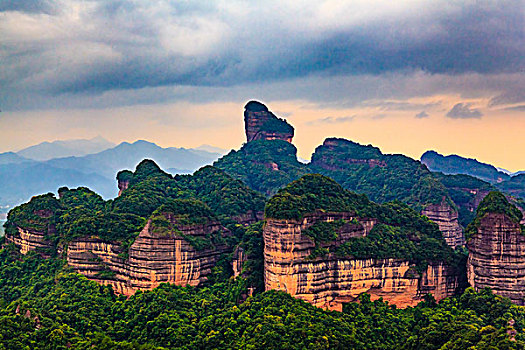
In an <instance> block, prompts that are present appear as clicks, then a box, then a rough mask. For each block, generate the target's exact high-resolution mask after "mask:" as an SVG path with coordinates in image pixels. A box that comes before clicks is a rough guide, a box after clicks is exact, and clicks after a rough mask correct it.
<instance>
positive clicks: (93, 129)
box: [0, 0, 525, 171]
mask: <svg viewBox="0 0 525 350" xmlns="http://www.w3.org/2000/svg"><path fill="white" fill-rule="evenodd" d="M0 62H1V64H0V111H1V112H0V152H5V151H12V150H18V149H21V148H24V147H27V146H29V145H33V144H36V143H39V142H42V141H52V140H57V139H75V138H92V137H95V136H98V135H100V136H102V137H104V138H106V139H108V140H110V141H113V142H116V143H118V142H121V141H134V140H137V139H145V140H148V141H152V142H155V143H157V144H159V145H161V146H164V147H167V146H177V147H196V146H199V145H201V144H210V145H214V146H218V147H222V148H226V149H232V148H233V149H237V148H239V147H240V146H241V145H242V143H243V142H244V141H245V136H244V127H243V120H242V115H243V106H244V104H245V103H246V102H247V101H249V100H252V99H255V100H259V101H261V102H263V103H265V104H266V105H267V106H268V107H269V109H270V110H272V111H273V112H274V113H275V114H277V115H278V116H280V117H284V118H286V119H287V120H288V121H289V122H290V123H291V124H292V125H293V126H294V127H295V135H296V136H295V138H294V144H295V145H296V146H297V148H298V153H299V156H301V157H302V158H305V159H308V158H309V157H310V155H311V153H312V152H313V151H314V149H315V147H316V146H318V145H319V144H321V143H322V141H323V140H324V139H325V138H326V137H332V136H337V137H344V138H347V139H351V140H353V141H356V142H359V143H363V144H373V145H375V146H378V147H380V148H381V149H382V151H383V152H384V153H403V154H406V155H408V156H411V157H413V158H416V159H419V157H420V156H421V154H422V153H423V152H425V151H426V150H429V149H434V150H436V151H438V152H440V153H443V154H451V153H455V154H460V155H462V156H467V157H472V158H477V159H478V160H480V161H483V162H487V163H491V164H494V165H496V166H499V167H502V168H506V169H508V170H511V171H517V170H522V169H525V157H524V156H523V151H524V150H525V137H524V132H525V1H524V0H513V1H468V0H466V1H449V0H446V1H444V0H432V1H430V0H427V1H411V0H401V1H390V0H389V1H374V0H354V1H341V0H338V1H333V0H328V1H301V0H293V1H286V0H284V1H283V0H281V1H272V0H269V1H249V0H246V1H236V0H225V1H183V0H178V1H162V0H160V1H149V0H148V1H146V0H144V1H141V0H134V1H124V0H82V1H80V0H64V1H51V0H32V1H24V0H0Z"/></svg>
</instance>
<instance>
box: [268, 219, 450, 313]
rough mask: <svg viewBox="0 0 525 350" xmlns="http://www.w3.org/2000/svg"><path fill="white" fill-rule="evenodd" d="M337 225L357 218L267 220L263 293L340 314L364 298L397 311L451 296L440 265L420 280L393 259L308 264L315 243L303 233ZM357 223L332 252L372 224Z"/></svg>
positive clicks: (323, 260) (329, 259) (347, 229)
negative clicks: (287, 296) (393, 306)
mask: <svg viewBox="0 0 525 350" xmlns="http://www.w3.org/2000/svg"><path fill="white" fill-rule="evenodd" d="M339 219H344V220H352V221H353V219H355V218H353V217H352V216H351V214H349V213H318V214H311V215H306V216H305V217H304V219H303V220H300V221H296V220H275V219H267V222H266V225H265V228H264V233H263V235H264V244H265V247H264V259H265V262H264V266H265V269H264V277H265V289H266V290H271V289H277V290H283V291H285V292H287V293H290V294H291V295H292V296H294V297H296V298H299V299H303V300H305V301H308V302H310V303H312V304H313V305H315V306H318V307H322V308H329V309H334V310H342V305H343V303H346V302H350V301H353V300H355V299H356V298H357V297H358V296H359V295H360V294H361V293H365V292H366V293H369V294H370V295H371V298H372V299H378V298H383V299H384V300H386V301H388V302H390V303H393V304H396V305H397V306H399V307H407V306H413V305H416V304H417V303H418V302H420V301H421V300H422V298H423V296H424V295H425V294H428V293H432V294H433V295H434V297H435V298H436V299H437V300H440V299H443V298H445V297H448V296H451V295H453V294H454V292H455V290H456V288H457V287H458V279H457V276H456V275H455V273H454V271H452V269H450V268H448V267H446V266H444V265H443V264H441V263H435V264H432V265H430V266H428V268H427V269H426V270H425V271H424V272H423V273H422V274H421V275H420V274H419V273H418V272H417V271H416V268H415V266H414V265H412V264H411V263H410V262H408V261H403V260H397V259H351V258H341V257H338V256H336V255H335V254H334V253H329V254H327V255H325V256H322V257H317V258H314V259H312V258H311V253H312V251H313V249H314V248H315V243H314V242H313V241H312V239H310V237H308V236H307V235H304V234H302V232H303V231H304V230H305V229H306V228H308V227H310V226H311V225H312V224H313V223H315V222H318V221H328V222H330V221H335V220H339ZM358 220H359V223H358V224H349V225H345V226H346V227H343V228H342V230H341V231H340V232H339V234H338V238H337V241H336V242H332V243H330V244H331V246H332V247H336V246H337V245H339V244H342V243H343V242H345V241H346V240H347V239H348V238H350V237H362V236H366V235H367V234H368V232H370V230H371V229H372V227H373V226H374V223H375V221H374V220H370V219H364V220H363V219H358ZM354 222H355V221H354Z"/></svg>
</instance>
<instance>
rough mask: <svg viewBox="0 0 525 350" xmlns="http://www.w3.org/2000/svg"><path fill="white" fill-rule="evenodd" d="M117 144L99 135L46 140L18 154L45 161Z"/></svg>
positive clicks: (103, 148) (101, 149)
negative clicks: (86, 138)
mask: <svg viewBox="0 0 525 350" xmlns="http://www.w3.org/2000/svg"><path fill="white" fill-rule="evenodd" d="M115 146H116V145H115V144H114V143H112V142H109V141H108V140H106V139H104V138H102V137H100V136H97V137H95V138H93V139H90V140H83V139H81V140H57V141H53V142H47V141H46V142H42V143H39V144H38V145H34V146H31V147H27V148H24V149H22V150H20V151H18V152H17V154H18V155H19V156H22V157H25V158H29V159H33V160H40V161H43V160H49V159H53V158H61V157H71V156H77V157H78V156H85V155H87V154H92V153H98V152H101V151H103V150H105V149H108V148H112V147H115Z"/></svg>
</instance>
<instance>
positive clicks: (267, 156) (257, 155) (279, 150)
mask: <svg viewBox="0 0 525 350" xmlns="http://www.w3.org/2000/svg"><path fill="white" fill-rule="evenodd" d="M213 165H214V166H215V167H217V168H219V169H223V170H224V171H225V172H227V173H228V174H229V175H231V176H233V177H234V178H236V179H239V180H242V181H243V182H244V183H245V184H246V185H248V186H249V187H250V188H252V189H254V190H256V191H258V192H261V193H263V194H265V195H271V194H273V193H275V192H277V190H278V189H279V188H282V187H284V186H286V185H287V184H289V183H290V182H292V181H293V180H296V179H298V178H299V177H301V176H302V175H304V174H306V173H308V172H309V169H308V168H307V166H306V165H305V164H303V163H300V162H299V161H298V160H297V149H296V148H295V146H294V145H292V144H291V143H289V142H286V141H282V140H256V141H251V142H248V143H246V144H244V145H243V146H242V147H241V149H240V150H238V151H231V152H230V153H228V154H227V155H225V156H224V157H222V158H220V159H219V160H218V161H216V162H215V163H214V164H213Z"/></svg>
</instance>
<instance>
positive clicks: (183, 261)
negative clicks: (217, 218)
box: [67, 222, 231, 295]
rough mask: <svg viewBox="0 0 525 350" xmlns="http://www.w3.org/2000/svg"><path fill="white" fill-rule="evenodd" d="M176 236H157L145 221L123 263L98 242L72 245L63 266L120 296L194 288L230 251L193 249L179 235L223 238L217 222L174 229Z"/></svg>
mask: <svg viewBox="0 0 525 350" xmlns="http://www.w3.org/2000/svg"><path fill="white" fill-rule="evenodd" d="M178 230H179V231H180V232H179V233H174V232H168V233H159V232H155V230H152V229H151V225H150V223H149V222H148V224H146V226H145V227H144V229H143V230H142V231H141V232H140V234H139V236H138V237H137V238H136V239H135V242H134V243H133V244H132V245H131V247H130V248H129V253H128V254H129V257H128V258H127V259H124V258H123V256H122V248H121V247H120V246H118V245H114V244H109V243H106V242H103V241H101V240H100V239H98V238H84V239H80V240H76V241H73V242H71V243H70V244H69V246H68V250H67V262H68V265H70V266H71V267H73V268H74V269H75V270H76V271H77V272H79V273H81V274H83V275H85V276H86V277H88V278H89V279H93V280H95V281H97V282H99V283H103V284H111V285H112V286H113V288H114V289H115V290H116V291H117V292H118V293H122V294H126V295H129V294H132V293H134V292H135V291H136V290H138V289H152V288H155V287H157V286H158V285H159V284H160V283H163V282H167V283H173V284H177V285H191V286H196V285H199V284H200V283H202V282H205V281H206V280H207V278H208V276H209V275H210V273H211V271H212V268H213V267H214V266H215V265H216V263H217V261H218V259H219V257H220V256H221V255H222V254H224V253H227V252H230V251H231V249H230V248H229V247H228V246H227V245H226V244H224V243H216V244H214V245H213V246H211V247H209V248H205V249H202V250H197V249H195V248H194V247H193V246H192V245H191V244H190V243H189V242H188V240H186V239H184V238H183V237H184V236H191V237H193V238H194V239H195V238H197V239H199V238H201V239H205V237H209V236H210V235H213V234H215V235H228V234H229V232H228V231H227V230H226V229H225V228H224V227H222V226H221V225H220V224H219V223H218V222H212V223H208V224H205V225H194V226H179V227H178Z"/></svg>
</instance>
